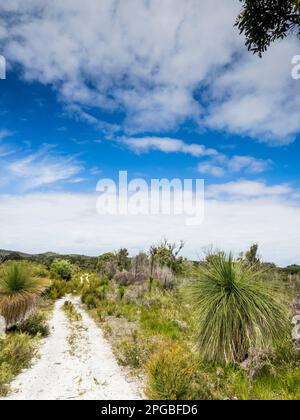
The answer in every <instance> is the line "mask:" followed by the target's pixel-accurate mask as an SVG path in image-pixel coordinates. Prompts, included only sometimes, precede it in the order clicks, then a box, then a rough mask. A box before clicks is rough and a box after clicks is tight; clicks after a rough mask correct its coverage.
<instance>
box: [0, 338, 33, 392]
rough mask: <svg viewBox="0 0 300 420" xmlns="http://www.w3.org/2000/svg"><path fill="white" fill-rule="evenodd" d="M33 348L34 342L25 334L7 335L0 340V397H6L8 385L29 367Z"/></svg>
mask: <svg viewBox="0 0 300 420" xmlns="http://www.w3.org/2000/svg"><path fill="white" fill-rule="evenodd" d="M35 348H36V342H35V340H33V339H32V337H31V336H30V335H29V334H27V333H23V332H14V333H9V334H7V336H6V337H5V338H3V339H0V395H2V396H4V395H6V394H7V393H8V391H9V383H10V382H11V381H12V380H13V379H14V378H15V377H16V376H17V375H18V374H19V373H20V372H21V371H22V370H23V369H25V368H27V367H29V365H30V362H31V359H32V357H33V356H34V354H35Z"/></svg>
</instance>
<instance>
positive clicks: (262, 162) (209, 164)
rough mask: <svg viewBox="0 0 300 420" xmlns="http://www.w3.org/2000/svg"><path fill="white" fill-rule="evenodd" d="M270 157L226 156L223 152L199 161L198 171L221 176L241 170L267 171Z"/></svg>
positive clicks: (256, 172)
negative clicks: (201, 161)
mask: <svg viewBox="0 0 300 420" xmlns="http://www.w3.org/2000/svg"><path fill="white" fill-rule="evenodd" d="M272 164H273V162H272V161H271V160H270V159H257V158H255V157H253V156H239V155H235V156H233V157H227V156H225V155H224V154H218V155H216V156H215V158H214V159H212V160H210V161H206V162H204V163H200V164H199V165H198V171H199V172H200V173H201V174H206V175H212V176H214V177H221V176H224V175H226V174H238V173H241V172H245V173H249V174H260V173H262V172H265V171H267V170H268V169H270V167H271V166H272Z"/></svg>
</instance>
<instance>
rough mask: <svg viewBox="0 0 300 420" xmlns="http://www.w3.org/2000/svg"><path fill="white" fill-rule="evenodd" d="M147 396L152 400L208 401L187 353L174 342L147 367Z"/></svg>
mask: <svg viewBox="0 0 300 420" xmlns="http://www.w3.org/2000/svg"><path fill="white" fill-rule="evenodd" d="M147 376H148V382H147V388H146V395H147V396H148V397H149V398H150V399H153V400H193V399H198V400H200V399H210V398H211V395H210V392H209V391H208V390H207V389H206V383H205V381H203V382H202V383H201V381H199V372H198V371H197V366H196V363H195V361H194V360H193V357H192V355H191V354H190V352H189V350H188V349H186V348H183V347H181V346H180V345H179V344H177V343H170V344H169V346H166V348H163V349H162V350H160V351H159V352H157V353H155V354H154V355H153V356H152V358H151V359H150V361H149V363H148V365H147Z"/></svg>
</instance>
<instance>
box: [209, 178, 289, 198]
mask: <svg viewBox="0 0 300 420" xmlns="http://www.w3.org/2000/svg"><path fill="white" fill-rule="evenodd" d="M293 193H294V190H293V189H292V188H291V187H290V186H289V185H286V184H279V185H267V184H266V183H264V182H258V181H248V180H240V181H234V182H228V183H226V184H212V185H210V186H209V187H208V189H207V197H209V198H218V199H220V198H227V199H228V198H230V199H231V200H232V199H245V198H267V197H273V198H275V197H284V196H289V199H290V198H291V196H292V195H293Z"/></svg>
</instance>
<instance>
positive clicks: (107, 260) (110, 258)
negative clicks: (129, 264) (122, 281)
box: [97, 252, 118, 279]
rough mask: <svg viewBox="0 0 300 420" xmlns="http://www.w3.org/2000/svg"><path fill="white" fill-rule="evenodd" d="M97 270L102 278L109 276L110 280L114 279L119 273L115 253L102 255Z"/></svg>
mask: <svg viewBox="0 0 300 420" xmlns="http://www.w3.org/2000/svg"><path fill="white" fill-rule="evenodd" d="M97 270H98V272H99V274H100V275H101V276H107V277H108V278H109V279H112V278H113V277H114V275H115V274H116V273H117V271H118V264H117V258H116V255H115V254H114V253H113V252H107V253H105V254H102V255H100V257H99V258H98V263H97Z"/></svg>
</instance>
